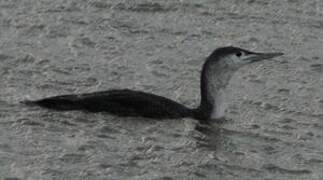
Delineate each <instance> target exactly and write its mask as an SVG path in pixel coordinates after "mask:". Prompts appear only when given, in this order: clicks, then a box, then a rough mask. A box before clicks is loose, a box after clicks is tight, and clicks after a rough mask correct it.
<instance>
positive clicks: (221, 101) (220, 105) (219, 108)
mask: <svg viewBox="0 0 323 180" xmlns="http://www.w3.org/2000/svg"><path fill="white" fill-rule="evenodd" d="M225 110H226V102H225V91H224V89H219V90H218V91H217V92H216V94H215V97H213V109H212V113H211V119H221V118H224V116H225Z"/></svg>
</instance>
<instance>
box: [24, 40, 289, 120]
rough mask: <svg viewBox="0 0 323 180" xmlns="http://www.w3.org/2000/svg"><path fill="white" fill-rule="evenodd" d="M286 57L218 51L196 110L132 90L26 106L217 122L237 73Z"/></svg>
mask: <svg viewBox="0 0 323 180" xmlns="http://www.w3.org/2000/svg"><path fill="white" fill-rule="evenodd" d="M282 55H283V53H281V52H270V53H260V52H252V51H249V50H245V49H242V48H239V47H234V46H226V47H219V48H217V49H215V50H214V51H213V52H212V53H211V54H210V55H209V56H208V57H207V58H206V59H205V61H204V63H203V66H202V70H201V75H200V96H201V98H200V104H199V105H198V106H197V107H196V108H189V107H186V106H184V105H182V104H180V103H178V102H176V101H173V100H171V99H168V98H165V97H162V96H159V95H156V94H151V93H147V92H143V91H137V90H130V89H110V90H106V91H98V92H91V93H81V94H67V95H58V96H52V97H47V98H43V99H38V100H26V101H22V103H24V104H27V105H36V106H40V107H43V108H47V109H52V110H57V111H73V110H79V111H86V112H93V113H96V112H108V113H110V114H113V115H116V116H120V117H129V116H133V117H144V118H153V119H177V118H193V119H197V120H199V121H209V120H217V119H221V118H224V117H225V111H226V104H225V95H226V87H227V85H228V84H229V81H230V79H231V78H232V76H233V75H234V73H235V72H237V70H238V69H239V68H241V67H243V66H246V65H248V64H251V63H254V62H258V61H261V60H265V59H272V58H275V57H278V56H282Z"/></svg>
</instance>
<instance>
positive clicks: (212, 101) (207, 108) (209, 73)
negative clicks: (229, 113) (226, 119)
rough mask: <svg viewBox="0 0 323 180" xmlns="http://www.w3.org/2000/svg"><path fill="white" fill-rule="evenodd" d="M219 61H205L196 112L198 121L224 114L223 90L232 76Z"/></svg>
mask: <svg viewBox="0 0 323 180" xmlns="http://www.w3.org/2000/svg"><path fill="white" fill-rule="evenodd" d="M234 72H235V71H234V70H233V69H229V68H227V66H226V65H225V64H221V63H220V62H219V61H214V60H213V61H211V60H207V61H206V62H205V63H204V65H203V68H202V73H201V84H200V86H201V103H200V106H199V107H198V108H197V110H196V116H197V118H200V119H218V118H221V117H223V116H224V112H225V107H224V105H225V89H226V87H227V85H228V83H229V80H230V79H231V77H232V75H233V74H234Z"/></svg>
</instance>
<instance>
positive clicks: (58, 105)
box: [20, 95, 82, 111]
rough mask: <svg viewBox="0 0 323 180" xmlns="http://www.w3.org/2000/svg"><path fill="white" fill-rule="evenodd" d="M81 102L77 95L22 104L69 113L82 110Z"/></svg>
mask: <svg viewBox="0 0 323 180" xmlns="http://www.w3.org/2000/svg"><path fill="white" fill-rule="evenodd" d="M79 101H80V100H79V98H77V96H76V95H64V96H54V97H49V98H44V99H39V100H35V101H30V100H26V101H21V102H20V103H22V104H25V105H28V106H40V107H44V108H48V109H54V110H59V111H67V110H76V109H81V108H82V107H81V104H80V103H79Z"/></svg>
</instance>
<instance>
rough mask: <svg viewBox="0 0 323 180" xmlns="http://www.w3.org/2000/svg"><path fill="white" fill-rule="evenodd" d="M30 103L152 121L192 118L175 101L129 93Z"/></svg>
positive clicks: (95, 93) (99, 94) (124, 91)
mask: <svg viewBox="0 0 323 180" xmlns="http://www.w3.org/2000/svg"><path fill="white" fill-rule="evenodd" d="M27 103H28V104H36V105H39V106H41V107H45V108H49V109H55V110H85V111H89V112H109V113H111V114H115V115H119V116H141V117H149V118H180V117H187V116H191V110H190V109H188V108H187V107H185V106H183V105H181V104H179V103H177V102H175V101H173V100H170V99H167V98H164V97H161V96H158V95H154V94H150V93H145V92H141V91H133V90H128V89H122V90H109V91H101V92H94V93H87V94H74V95H62V96H54V97H49V98H45V99H40V100H37V101H29V102H27Z"/></svg>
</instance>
